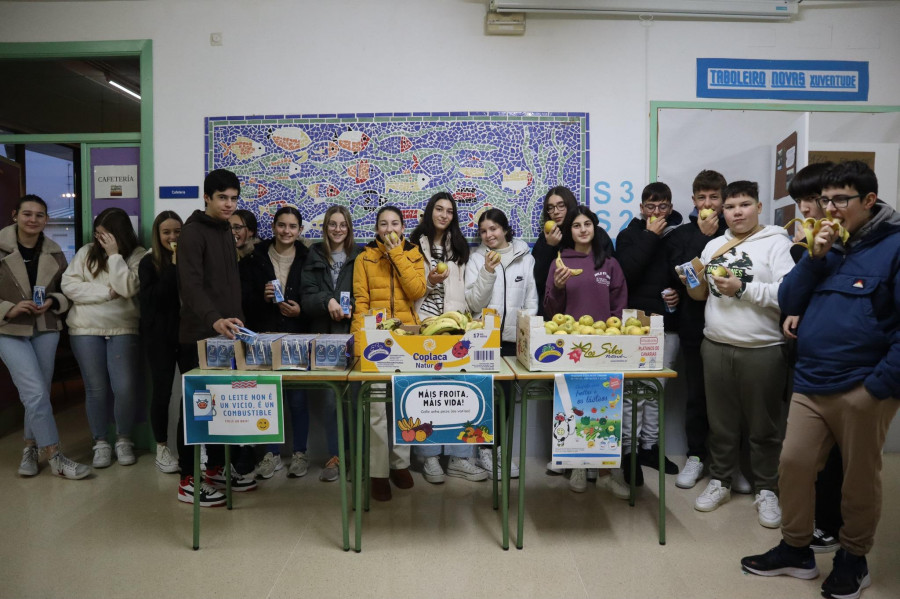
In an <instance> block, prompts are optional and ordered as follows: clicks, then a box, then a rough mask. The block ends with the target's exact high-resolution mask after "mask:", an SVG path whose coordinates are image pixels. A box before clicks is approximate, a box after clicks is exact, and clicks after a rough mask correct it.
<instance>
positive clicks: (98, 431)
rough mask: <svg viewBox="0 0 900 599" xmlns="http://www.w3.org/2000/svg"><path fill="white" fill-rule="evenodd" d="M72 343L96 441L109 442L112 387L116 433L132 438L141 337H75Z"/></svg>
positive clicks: (89, 423) (71, 340)
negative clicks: (109, 404) (108, 399)
mask: <svg viewBox="0 0 900 599" xmlns="http://www.w3.org/2000/svg"><path fill="white" fill-rule="evenodd" d="M69 339H70V342H71V344H72V352H73V353H74V354H75V358H76V359H77V360H78V366H79V368H81V376H82V378H83V379H84V395H85V398H84V404H85V408H86V410H87V417H88V425H89V426H90V427H91V435H92V436H93V438H94V440H98V439H105V438H106V427H107V424H108V422H109V409H108V406H107V398H108V397H109V389H110V387H112V392H113V395H114V397H115V407H114V410H113V413H114V415H115V419H116V433H118V434H119V435H121V436H123V437H130V436H131V431H132V429H133V428H134V417H135V411H136V409H137V397H138V389H137V386H138V380H139V379H138V368H139V364H140V362H139V359H140V345H139V343H138V336H137V335H111V336H109V337H101V336H99V335H72V336H71V337H70V338H69Z"/></svg>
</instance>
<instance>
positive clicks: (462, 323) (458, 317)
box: [440, 311, 469, 329]
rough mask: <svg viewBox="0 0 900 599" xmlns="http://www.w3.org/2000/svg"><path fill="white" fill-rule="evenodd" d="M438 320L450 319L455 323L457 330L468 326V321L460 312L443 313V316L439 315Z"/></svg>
mask: <svg viewBox="0 0 900 599" xmlns="http://www.w3.org/2000/svg"><path fill="white" fill-rule="evenodd" d="M440 318H442V319H443V318H450V319H452V320H454V321H456V323H457V324H458V325H459V328H461V329H464V328H466V324H468V322H469V319H468V318H467V317H466V315H465V314H463V313H462V312H456V311H452V312H444V313H443V314H441V316H440Z"/></svg>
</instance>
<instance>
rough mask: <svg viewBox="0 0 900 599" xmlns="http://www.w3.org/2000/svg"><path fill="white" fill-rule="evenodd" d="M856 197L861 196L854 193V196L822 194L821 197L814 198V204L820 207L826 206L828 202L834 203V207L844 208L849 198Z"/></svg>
mask: <svg viewBox="0 0 900 599" xmlns="http://www.w3.org/2000/svg"><path fill="white" fill-rule="evenodd" d="M858 197H861V196H860V195H859V194H856V195H855V196H834V197H833V198H828V197H825V196H822V197H821V198H816V204H818V205H819V208H822V209H824V208H825V207H826V206H828V202H831V203H832V204H834V207H835V208H846V207H847V204H848V203H849V202H850V200H852V199H854V198H858Z"/></svg>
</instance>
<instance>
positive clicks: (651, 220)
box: [650, 216, 659, 223]
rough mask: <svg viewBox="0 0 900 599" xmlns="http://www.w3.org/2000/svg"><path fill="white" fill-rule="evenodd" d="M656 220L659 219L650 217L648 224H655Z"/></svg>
mask: <svg viewBox="0 0 900 599" xmlns="http://www.w3.org/2000/svg"><path fill="white" fill-rule="evenodd" d="M658 219H659V217H658V216H651V217H650V222H651V223H655V222H656V221H657V220H658Z"/></svg>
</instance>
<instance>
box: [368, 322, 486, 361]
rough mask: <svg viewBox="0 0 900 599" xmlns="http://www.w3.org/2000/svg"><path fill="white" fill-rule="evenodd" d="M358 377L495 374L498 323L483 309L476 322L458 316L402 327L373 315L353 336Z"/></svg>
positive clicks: (397, 323)
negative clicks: (377, 374)
mask: <svg viewBox="0 0 900 599" xmlns="http://www.w3.org/2000/svg"><path fill="white" fill-rule="evenodd" d="M356 340H357V343H359V348H360V349H359V364H360V370H362V371H363V372H497V371H498V370H499V369H500V318H499V316H498V315H497V312H496V311H495V310H491V309H485V310H484V313H483V314H482V315H481V318H473V317H471V316H469V315H467V314H462V313H460V312H445V313H443V314H441V315H440V316H432V317H431V318H427V319H425V320H423V321H422V323H421V324H420V325H403V324H400V321H398V320H396V319H394V318H383V315H382V314H379V313H378V312H377V311H373V313H372V314H370V315H368V316H366V317H365V322H364V324H363V329H362V330H361V331H360V332H359V333H357V339H356Z"/></svg>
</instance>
